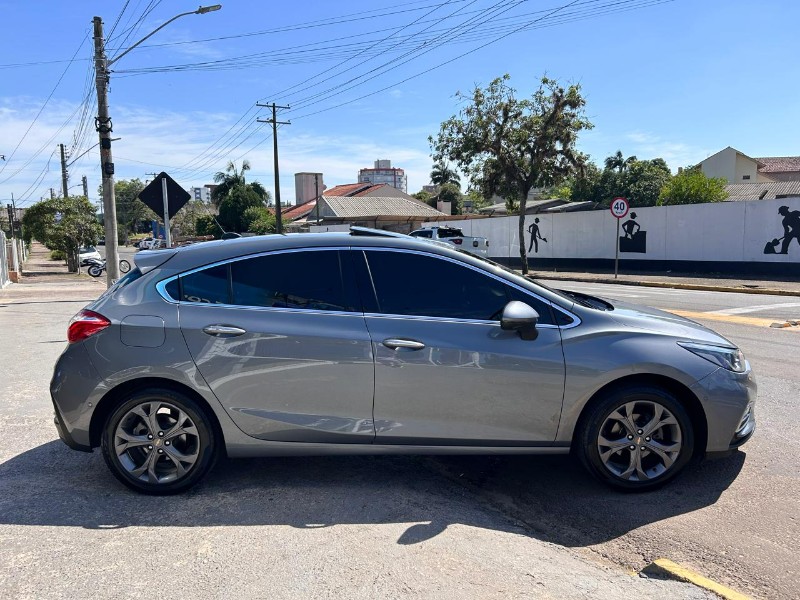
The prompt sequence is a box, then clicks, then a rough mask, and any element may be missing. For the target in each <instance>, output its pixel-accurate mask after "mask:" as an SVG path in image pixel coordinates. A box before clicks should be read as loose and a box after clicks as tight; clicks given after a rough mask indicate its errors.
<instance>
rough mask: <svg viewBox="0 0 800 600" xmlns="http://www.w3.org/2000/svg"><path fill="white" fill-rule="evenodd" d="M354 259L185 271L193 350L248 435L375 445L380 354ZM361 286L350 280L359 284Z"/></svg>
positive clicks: (303, 255) (180, 287)
mask: <svg viewBox="0 0 800 600" xmlns="http://www.w3.org/2000/svg"><path fill="white" fill-rule="evenodd" d="M350 268H351V267H350V263H349V261H345V260H343V253H342V252H340V251H339V250H337V249H306V250H302V251H278V252H272V253H267V254H263V255H256V256H250V257H245V258H242V259H236V260H232V261H229V262H226V263H223V264H217V265H212V266H209V267H206V268H203V269H199V270H196V271H193V272H190V273H187V274H184V275H182V276H180V277H179V278H177V279H175V280H174V281H172V282H170V283H169V284H168V285H167V286H166V292H167V293H168V294H169V295H170V296H171V297H173V298H176V299H178V300H179V302H180V307H179V312H180V324H181V331H182V332H183V335H184V338H185V339H186V343H187V344H188V347H189V351H190V352H191V354H192V357H193V358H194V360H195V362H196V364H197V367H198V369H199V371H200V373H201V374H202V376H203V378H204V379H205V380H206V382H207V383H208V385H209V386H210V388H211V389H212V390H213V392H214V394H216V396H217V398H219V400H220V402H222V404H223V405H224V407H225V408H226V410H227V411H228V412H229V413H230V415H231V417H232V418H233V420H234V421H235V422H236V424H237V425H238V426H239V427H240V428H241V429H242V430H243V431H245V432H246V433H248V434H249V435H252V436H255V437H258V438H261V439H268V440H276V441H291V442H337V443H369V442H371V441H372V440H373V438H374V427H373V424H372V395H373V358H372V350H371V343H370V337H369V334H368V332H367V329H366V325H365V322H364V317H363V313H362V312H361V310H360V307H359V308H358V309H357V308H356V305H357V304H358V299H357V298H356V297H355V293H354V292H351V291H348V290H346V289H345V286H344V283H343V281H344V279H345V278H346V277H348V276H349V275H348V274H349V270H350ZM353 287H354V286H348V289H349V290H352V288H353Z"/></svg>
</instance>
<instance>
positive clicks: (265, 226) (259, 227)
mask: <svg viewBox="0 0 800 600" xmlns="http://www.w3.org/2000/svg"><path fill="white" fill-rule="evenodd" d="M243 221H244V222H245V223H247V231H249V232H250V233H257V234H259V235H264V234H267V233H275V229H276V226H275V215H273V214H272V213H271V212H269V210H267V209H266V208H265V207H263V206H251V207H250V208H248V209H247V210H245V211H244V215H243Z"/></svg>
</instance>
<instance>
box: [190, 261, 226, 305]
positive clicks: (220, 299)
mask: <svg viewBox="0 0 800 600" xmlns="http://www.w3.org/2000/svg"><path fill="white" fill-rule="evenodd" d="M180 288H181V289H180V300H181V301H183V302H203V303H207V304H230V292H229V289H230V286H229V285H228V265H220V266H218V267H211V268H209V269H203V270H202V271H197V272H196V273H191V274H190V275H184V276H182V277H181V285H180Z"/></svg>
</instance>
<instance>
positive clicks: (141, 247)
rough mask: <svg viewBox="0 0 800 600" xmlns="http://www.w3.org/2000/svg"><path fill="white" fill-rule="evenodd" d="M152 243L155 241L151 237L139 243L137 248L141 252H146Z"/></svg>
mask: <svg viewBox="0 0 800 600" xmlns="http://www.w3.org/2000/svg"><path fill="white" fill-rule="evenodd" d="M152 241H153V238H151V237H146V238H144V239H143V240H139V241H138V242H137V243H136V247H137V248H138V249H139V250H144V249H145V248H147V246H148V245H149V244H150V242H152Z"/></svg>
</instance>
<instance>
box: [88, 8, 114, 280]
mask: <svg viewBox="0 0 800 600" xmlns="http://www.w3.org/2000/svg"><path fill="white" fill-rule="evenodd" d="M92 22H93V23H94V71H95V83H96V87H97V118H96V119H95V128H96V129H97V132H98V134H99V135H100V167H101V169H100V172H101V173H102V178H103V179H102V181H103V224H104V227H105V234H106V283H107V284H108V286H109V287H110V286H111V284H112V283H114V281H115V280H117V279H119V251H118V249H117V243H118V240H119V237H118V235H117V202H116V198H115V197H114V159H113V157H112V155H111V132H112V131H113V127H112V123H111V117H109V116H108V79H109V72H108V65H107V62H108V60H107V58H106V50H105V40H104V39H103V20H102V19H101V18H100V17H95V18H94V19H92Z"/></svg>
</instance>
